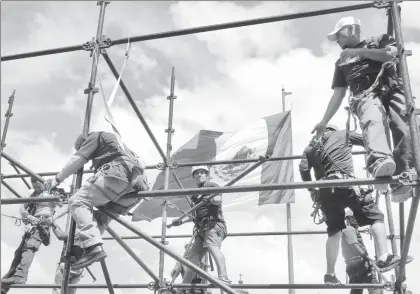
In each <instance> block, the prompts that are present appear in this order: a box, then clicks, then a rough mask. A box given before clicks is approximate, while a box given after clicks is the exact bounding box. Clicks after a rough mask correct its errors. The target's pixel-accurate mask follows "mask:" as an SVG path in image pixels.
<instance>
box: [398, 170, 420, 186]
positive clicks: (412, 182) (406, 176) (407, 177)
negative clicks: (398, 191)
mask: <svg viewBox="0 0 420 294" xmlns="http://www.w3.org/2000/svg"><path fill="white" fill-rule="evenodd" d="M398 181H399V182H400V183H401V184H402V185H404V186H416V185H418V184H419V176H418V175H417V174H416V173H415V172H414V171H413V172H411V171H408V172H402V173H401V174H400V175H399V176H398Z"/></svg>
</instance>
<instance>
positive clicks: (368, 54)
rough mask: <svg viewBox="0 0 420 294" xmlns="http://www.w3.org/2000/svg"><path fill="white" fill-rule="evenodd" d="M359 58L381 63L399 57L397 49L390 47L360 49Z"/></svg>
mask: <svg viewBox="0 0 420 294" xmlns="http://www.w3.org/2000/svg"><path fill="white" fill-rule="evenodd" d="M357 50H358V51H359V54H358V55H359V56H361V57H363V58H368V59H372V60H375V61H380V62H387V61H389V60H391V59H392V58H394V57H395V56H397V48H395V47H394V46H389V47H386V48H381V49H368V48H359V49H357Z"/></svg>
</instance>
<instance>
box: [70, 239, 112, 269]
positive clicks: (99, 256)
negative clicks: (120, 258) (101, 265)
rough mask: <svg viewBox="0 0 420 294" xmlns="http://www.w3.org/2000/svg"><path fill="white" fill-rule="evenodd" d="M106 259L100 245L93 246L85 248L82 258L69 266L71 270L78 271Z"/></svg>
mask: <svg viewBox="0 0 420 294" xmlns="http://www.w3.org/2000/svg"><path fill="white" fill-rule="evenodd" d="M106 257H107V254H106V253H105V251H104V250H103V248H102V245H93V246H90V247H88V248H85V252H84V253H83V255H82V257H81V258H80V259H79V260H77V261H76V262H75V263H73V264H72V265H71V269H72V270H78V269H81V268H85V267H87V266H89V265H91V264H92V263H95V262H97V261H101V260H103V259H105V258H106Z"/></svg>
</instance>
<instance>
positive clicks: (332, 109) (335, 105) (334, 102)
mask: <svg viewBox="0 0 420 294" xmlns="http://www.w3.org/2000/svg"><path fill="white" fill-rule="evenodd" d="M346 91H347V88H346V87H336V88H334V93H333V95H332V96H331V99H330V102H329V103H328V107H327V110H326V111H325V114H324V116H323V118H322V120H321V122H320V123H318V124H317V125H316V126H315V128H314V129H313V130H312V134H313V133H314V132H316V137H317V138H320V137H321V136H322V134H323V133H324V132H325V128H326V126H327V124H328V122H329V121H330V120H331V119H332V117H333V116H334V115H335V114H336V113H337V110H338V109H339V108H340V105H341V103H342V102H343V99H344V97H345V96H346Z"/></svg>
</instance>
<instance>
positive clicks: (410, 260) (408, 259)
mask: <svg viewBox="0 0 420 294" xmlns="http://www.w3.org/2000/svg"><path fill="white" fill-rule="evenodd" d="M413 260H414V257H412V256H410V255H407V261H406V262H405V264H409V263H410V262H412V261H413Z"/></svg>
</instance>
